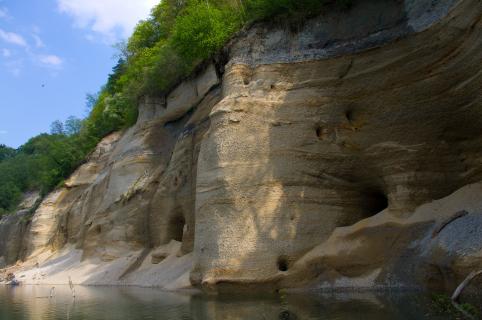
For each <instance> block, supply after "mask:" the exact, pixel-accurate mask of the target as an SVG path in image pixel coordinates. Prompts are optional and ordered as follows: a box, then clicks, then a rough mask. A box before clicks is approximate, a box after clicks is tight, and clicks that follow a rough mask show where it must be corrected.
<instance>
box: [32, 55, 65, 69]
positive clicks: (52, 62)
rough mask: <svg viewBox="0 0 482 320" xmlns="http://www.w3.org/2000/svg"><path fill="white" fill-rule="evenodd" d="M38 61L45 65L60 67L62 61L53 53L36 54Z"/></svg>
mask: <svg viewBox="0 0 482 320" xmlns="http://www.w3.org/2000/svg"><path fill="white" fill-rule="evenodd" d="M38 61H39V62H40V63H42V64H43V65H45V66H49V67H56V68H59V67H61V66H62V64H63V63H64V61H63V60H62V58H60V57H59V56H56V55H53V54H50V55H40V56H38Z"/></svg>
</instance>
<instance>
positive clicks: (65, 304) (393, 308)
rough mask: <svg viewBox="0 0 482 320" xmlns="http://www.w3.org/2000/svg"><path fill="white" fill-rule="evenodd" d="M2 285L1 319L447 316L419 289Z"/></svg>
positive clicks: (340, 319)
mask: <svg viewBox="0 0 482 320" xmlns="http://www.w3.org/2000/svg"><path fill="white" fill-rule="evenodd" d="M49 292H50V287H46V286H23V287H16V288H9V287H0V319H1V320H4V319H5V320H7V319H8V320H20V319H26V320H53V319H62V320H64V319H75V320H77V319H106V320H110V319H112V320H114V319H115V320H124V319H126V320H127V319H129V320H131V319H166V320H178V319H195V320H205V319H216V320H218V319H219V320H221V319H222V320H239V319H250V320H257V319H260V320H261V319H273V320H279V319H281V320H292V319H334V320H347V319H361V318H363V319H373V320H377V319H449V317H444V316H434V315H430V310H429V308H428V307H429V306H430V301H429V299H428V298H427V297H425V296H423V295H420V294H413V293H411V294H408V293H407V294H387V293H384V294H375V293H356V294H355V293H353V294H332V295H328V294H302V295H301V294H297V295H292V294H291V295H275V296H266V295H260V296H232V295H231V296H227V295H221V296H216V297H206V296H203V295H199V294H188V293H185V294H177V293H168V292H163V291H160V290H156V289H144V288H110V287H76V298H75V300H74V299H73V298H72V296H71V293H70V289H69V287H68V286H56V295H55V297H53V298H49V297H48V296H49Z"/></svg>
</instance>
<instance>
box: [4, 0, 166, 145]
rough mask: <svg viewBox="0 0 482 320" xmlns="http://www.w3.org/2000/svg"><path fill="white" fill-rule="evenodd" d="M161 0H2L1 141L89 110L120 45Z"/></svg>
mask: <svg viewBox="0 0 482 320" xmlns="http://www.w3.org/2000/svg"><path fill="white" fill-rule="evenodd" d="M158 1H159V0H135V1H134V0H0V144H6V145H8V146H11V147H18V146H20V145H21V144H23V143H25V142H26V141H27V140H28V139H29V138H30V137H33V136H35V135H37V134H39V133H42V132H48V131H49V128H50V124H51V123H52V122H53V121H54V120H57V119H58V120H62V121H64V120H65V119H66V118H67V117H69V116H70V115H74V116H77V117H84V116H85V96H86V94H87V93H95V92H97V91H98V90H99V89H100V87H101V86H102V85H103V84H104V83H105V82H106V80H107V76H108V74H109V73H110V71H111V69H112V67H113V65H114V64H115V63H116V59H115V58H114V57H115V55H116V50H115V49H114V48H113V44H115V43H117V42H119V41H120V40H122V39H126V38H127V37H128V36H129V35H130V34H131V33H132V30H133V28H134V26H135V24H136V23H137V21H139V20H140V19H144V18H146V17H147V16H148V14H149V12H150V9H151V8H152V6H154V5H155V4H156V3H157V2H158Z"/></svg>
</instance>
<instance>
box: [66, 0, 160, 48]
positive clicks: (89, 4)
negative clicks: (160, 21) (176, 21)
mask: <svg viewBox="0 0 482 320" xmlns="http://www.w3.org/2000/svg"><path fill="white" fill-rule="evenodd" d="M57 2H58V6H59V9H60V11H61V12H63V13H66V14H69V15H70V16H72V17H73V18H74V21H75V25H76V26H77V27H80V28H85V29H88V30H89V31H93V32H95V33H97V34H100V35H102V36H103V37H105V38H107V39H109V40H111V41H117V40H118V39H119V37H123V38H127V37H128V36H129V35H130V34H131V33H132V31H133V29H134V27H135V26H136V24H137V22H138V21H139V20H141V19H145V18H146V17H147V16H148V15H149V13H150V10H151V9H152V8H153V7H154V6H155V5H156V4H158V3H159V0H137V1H125V0H102V1H99V0H57Z"/></svg>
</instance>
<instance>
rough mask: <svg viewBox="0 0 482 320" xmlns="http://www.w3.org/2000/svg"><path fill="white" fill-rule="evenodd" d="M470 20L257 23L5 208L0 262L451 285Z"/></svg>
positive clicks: (298, 280)
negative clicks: (42, 192)
mask: <svg viewBox="0 0 482 320" xmlns="http://www.w3.org/2000/svg"><path fill="white" fill-rule="evenodd" d="M481 14H482V5H481V2H480V1H479V0H458V1H456V0H438V1H429V0H418V1H409V0H407V1H395V0H394V1H381V0H367V1H358V2H355V5H354V6H353V7H352V8H351V9H350V10H348V11H337V10H334V11H333V10H332V8H330V9H329V10H327V11H326V13H323V14H322V15H321V16H319V17H317V18H313V19H311V20H308V21H305V22H304V23H303V24H298V23H295V24H292V25H279V24H266V23H260V24H255V25H253V26H251V27H250V28H249V29H247V30H245V31H243V32H241V33H240V34H239V35H238V36H237V37H235V38H234V39H233V40H232V41H231V43H230V44H229V45H228V46H227V47H226V49H225V50H224V51H223V53H222V54H221V56H220V57H217V58H216V59H215V61H214V62H213V63H208V64H207V65H206V66H205V68H203V69H202V70H200V71H199V72H198V73H196V74H195V75H193V76H192V77H191V78H190V79H186V80H185V81H183V82H182V83H180V84H179V85H178V86H177V87H176V88H175V89H174V90H173V91H172V92H171V93H169V94H168V95H167V96H166V97H163V98H153V97H145V98H144V99H143V101H141V103H140V105H139V118H138V122H137V124H136V125H135V126H133V127H132V128H130V129H128V130H126V131H125V132H119V133H113V134H111V135H109V136H108V137H106V138H105V139H104V140H103V141H102V142H101V143H100V144H99V145H98V147H97V149H96V150H95V151H94V152H93V153H92V154H91V155H90V156H89V159H88V161H87V162H86V164H84V165H83V166H81V167H80V168H79V169H78V170H77V171H76V172H75V173H74V174H73V175H72V177H70V179H69V180H68V181H67V182H66V183H65V186H64V187H63V188H60V189H58V190H56V191H55V192H53V193H52V194H50V195H49V196H48V197H47V198H46V199H44V201H43V202H42V204H41V205H40V207H39V208H38V210H37V211H36V212H35V214H34V216H33V218H32V220H31V222H27V224H23V222H22V223H20V222H19V221H20V220H21V219H20V218H18V217H17V216H12V217H8V218H5V219H3V220H2V222H1V223H0V228H2V229H1V230H4V231H3V232H2V233H1V238H0V253H1V254H0V256H1V255H3V256H5V257H8V258H5V259H6V260H7V261H6V262H7V263H8V264H11V263H14V262H15V261H16V260H17V259H24V260H25V263H24V265H23V267H22V268H23V269H22V268H21V269H20V272H23V275H24V278H23V279H24V281H25V282H27V283H67V281H68V279H69V277H72V278H73V280H74V282H76V283H82V284H108V285H111V284H118V285H143V286H161V287H164V288H168V289H176V288H185V287H188V286H190V285H191V284H192V285H193V286H196V287H200V288H203V289H206V290H214V291H216V290H223V289H233V288H234V289H240V288H252V287H253V286H255V287H257V288H265V289H273V290H274V289H279V288H293V287H310V286H311V287H313V286H314V287H318V288H325V289H333V288H337V289H339V288H347V287H394V286H398V287H436V286H440V285H441V286H443V287H445V288H448V287H450V286H452V285H453V284H454V283H455V282H456V281H459V280H460V279H461V278H463V277H464V276H465V275H466V274H467V273H468V272H470V270H471V269H473V268H476V267H481V266H482V265H481V258H480V257H481V256H482V253H481V252H482V245H481V242H480V239H479V238H480V237H479V233H480V232H479V231H480V230H481V227H482V223H481V221H480V214H481V212H482V211H481V210H482V200H481V199H479V197H478V196H477V195H478V194H479V192H480V184H479V182H480V181H482V161H481V159H482V154H481V150H482V149H481V148H480V146H481V145H482V140H481V139H482V138H481V136H480V128H481V127H482V97H481V87H482V76H481V75H482V71H481V67H480V65H481V64H480V62H481V61H482V37H481V31H482V28H481V27H482V26H481V20H480V19H481ZM21 221H23V220H21ZM28 221H29V220H28ZM16 239H21V240H19V241H17V240H16ZM18 243H21V244H18Z"/></svg>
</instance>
